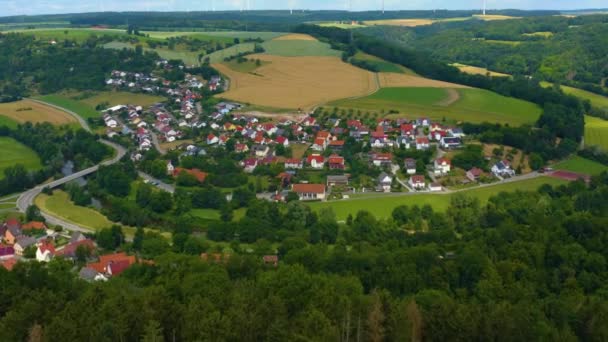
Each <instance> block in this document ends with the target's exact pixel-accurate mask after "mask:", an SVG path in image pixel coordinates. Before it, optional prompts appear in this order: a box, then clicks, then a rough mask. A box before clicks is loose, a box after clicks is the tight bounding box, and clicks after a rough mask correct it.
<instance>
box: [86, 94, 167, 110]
mask: <svg viewBox="0 0 608 342" xmlns="http://www.w3.org/2000/svg"><path fill="white" fill-rule="evenodd" d="M166 100H167V99H166V98H164V97H162V96H154V95H147V94H138V93H130V92H126V91H102V92H99V93H96V94H95V95H94V96H91V97H87V98H85V99H82V100H80V102H83V103H85V104H87V105H89V106H91V107H96V106H97V105H98V104H100V103H103V102H108V103H109V104H110V106H116V105H119V104H123V105H128V104H130V105H139V106H143V107H147V106H150V105H153V104H155V103H158V102H163V101H166Z"/></svg>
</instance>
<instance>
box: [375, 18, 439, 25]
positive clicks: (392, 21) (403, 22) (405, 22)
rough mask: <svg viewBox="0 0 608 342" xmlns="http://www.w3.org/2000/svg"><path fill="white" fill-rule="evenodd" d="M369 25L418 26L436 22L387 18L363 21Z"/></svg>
mask: <svg viewBox="0 0 608 342" xmlns="http://www.w3.org/2000/svg"><path fill="white" fill-rule="evenodd" d="M363 23H364V24H365V25H368V26H375V25H384V26H404V27H416V26H425V25H432V24H433V23H435V21H434V20H432V19H387V20H369V21H364V22H363Z"/></svg>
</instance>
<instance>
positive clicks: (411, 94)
mask: <svg viewBox="0 0 608 342" xmlns="http://www.w3.org/2000/svg"><path fill="white" fill-rule="evenodd" d="M454 91H455V92H456V93H457V96H458V97H457V98H456V99H449V100H450V101H447V102H446V97H448V96H452V95H450V94H453V93H454ZM454 100H455V101H454ZM443 103H450V104H449V105H442V104H443ZM329 106H336V107H340V108H346V109H350V108H352V109H360V110H365V111H375V112H380V111H381V110H382V109H383V110H384V111H385V112H388V111H390V110H396V111H398V112H399V115H400V116H403V115H405V116H414V117H419V116H426V117H429V118H431V119H435V120H442V119H443V118H446V119H448V120H454V121H465V122H473V123H479V122H484V121H487V122H497V123H508V124H510V125H521V124H525V123H532V122H535V121H536V120H537V119H538V117H539V116H540V112H541V110H540V108H539V107H538V106H536V105H534V104H532V103H530V102H525V101H521V100H518V99H514V98H509V97H504V96H501V95H498V94H496V93H492V92H490V91H487V90H482V89H472V88H470V89H457V90H452V91H451V92H450V91H447V90H446V89H441V88H383V89H381V90H380V91H378V92H377V93H375V94H373V95H370V96H367V97H363V98H359V99H352V100H339V101H335V102H332V103H330V104H329Z"/></svg>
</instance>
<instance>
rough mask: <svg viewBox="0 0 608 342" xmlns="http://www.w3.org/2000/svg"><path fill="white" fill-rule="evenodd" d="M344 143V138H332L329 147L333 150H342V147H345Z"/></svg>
mask: <svg viewBox="0 0 608 342" xmlns="http://www.w3.org/2000/svg"><path fill="white" fill-rule="evenodd" d="M344 144H345V141H344V140H332V141H330V142H329V148H330V149H331V150H332V151H342V149H344Z"/></svg>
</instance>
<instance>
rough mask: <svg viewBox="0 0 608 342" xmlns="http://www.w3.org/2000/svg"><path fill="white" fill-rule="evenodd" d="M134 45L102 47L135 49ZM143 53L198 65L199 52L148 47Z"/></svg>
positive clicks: (116, 44)
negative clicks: (152, 53) (146, 52)
mask: <svg viewBox="0 0 608 342" xmlns="http://www.w3.org/2000/svg"><path fill="white" fill-rule="evenodd" d="M135 46H136V45H133V44H129V43H123V42H110V43H107V44H105V45H104V48H106V49H117V50H122V49H135ZM143 49H144V51H154V52H156V53H158V55H159V56H160V57H162V58H164V59H179V60H182V61H183V62H184V63H185V64H187V65H198V64H199V62H198V55H199V53H200V52H198V51H194V52H192V51H187V50H183V49H175V50H169V49H168V48H166V47H158V48H155V49H151V48H149V47H144V48H143Z"/></svg>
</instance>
